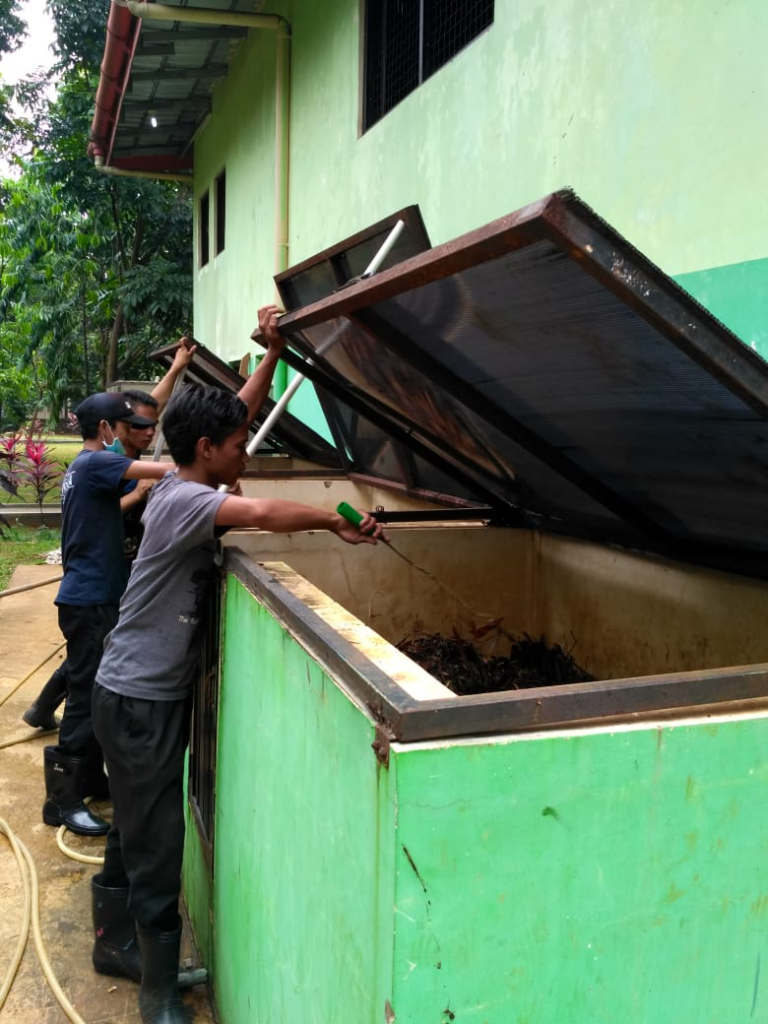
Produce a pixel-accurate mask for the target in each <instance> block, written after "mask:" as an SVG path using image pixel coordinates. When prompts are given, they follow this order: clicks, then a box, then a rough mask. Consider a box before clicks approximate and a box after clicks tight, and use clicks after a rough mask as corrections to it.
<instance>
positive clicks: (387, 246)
mask: <svg viewBox="0 0 768 1024" xmlns="http://www.w3.org/2000/svg"><path fill="white" fill-rule="evenodd" d="M404 227H405V221H402V220H399V221H398V222H397V223H396V224H395V226H394V227H393V228H392V230H391V231H390V232H389V234H388V235H387V237H386V238H385V239H384V242H383V243H382V245H381V248H380V249H379V250H378V252H377V253H376V255H375V256H374V257H373V259H372V260H371V262H370V263H369V264H368V266H367V267H366V268H365V270H364V271H363V273H362V274H361V275H360V280H363V278H368V277H372V276H373V275H374V274H375V273H376V271H377V270H378V269H379V267H380V266H381V264H382V263H383V262H384V260H385V259H386V258H387V256H388V255H389V253H390V252H391V251H392V247H393V246H394V244H395V242H396V241H397V240H398V238H399V237H400V235H401V233H402V231H403V228H404ZM345 327H346V324H342V326H341V327H339V328H338V330H336V331H334V332H333V334H332V335H331V337H330V338H328V339H327V341H324V342H323V344H322V345H319V346H318V348H317V352H316V355H319V356H320V355H322V354H323V353H324V352H327V351H328V349H329V348H330V347H331V346H332V345H335V344H336V342H337V341H338V340H339V338H340V337H341V335H342V333H343V331H344V329H345ZM307 363H308V365H309V366H313V365H314V364H313V362H312V360H311V359H308V360H307ZM306 379H307V378H306V376H305V375H304V374H303V373H297V374H296V376H295V377H294V378H293V380H292V381H291V382H290V384H289V385H288V387H287V388H286V389H285V391H284V392H283V394H282V396H281V397H280V400H279V401H278V402H276V403H275V407H274V408H273V410H272V412H271V413H270V414H269V416H267V418H266V419H265V420H264V422H263V423H262V425H261V426H260V427H259V429H258V430H257V431H256V434H255V435H254V437H253V438H252V439H251V441H250V442H249V444H248V447H247V448H246V451H247V453H248V455H253V453H254V452H255V451H256V449H257V448H258V447H259V445H260V444H261V442H262V441H263V440H264V438H265V437H266V436H267V435H268V434H269V432H270V430H271V429H272V427H273V426H274V425H275V423H277V421H278V420H279V419H280V417H281V416H282V415H283V413H284V412H285V407H286V406H287V405H288V403H289V402H290V400H291V399H292V398H293V396H294V395H295V394H296V392H297V391H298V390H299V388H300V387H301V385H302V384H303V383H304V381H305V380H306ZM219 490H220V491H226V490H228V488H227V486H226V484H222V485H221V486H220V487H219Z"/></svg>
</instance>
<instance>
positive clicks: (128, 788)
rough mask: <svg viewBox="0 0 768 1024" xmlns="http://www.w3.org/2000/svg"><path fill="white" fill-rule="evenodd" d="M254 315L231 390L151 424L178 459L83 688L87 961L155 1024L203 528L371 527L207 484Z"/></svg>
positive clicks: (355, 534) (349, 533) (260, 396)
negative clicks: (109, 920) (87, 772)
mask: <svg viewBox="0 0 768 1024" xmlns="http://www.w3.org/2000/svg"><path fill="white" fill-rule="evenodd" d="M259 325H260V327H261V329H262V333H263V335H264V337H265V338H266V340H267V342H268V348H267V353H266V355H265V356H264V358H263V359H262V361H261V363H260V364H259V367H258V369H257V370H256V372H255V373H254V374H252V376H251V377H249V379H248V380H247V381H246V383H245V384H244V385H243V387H242V389H241V391H240V392H239V394H238V395H237V396H234V395H231V394H229V393H228V392H224V391H219V390H218V389H216V388H204V387H201V386H200V385H190V386H188V387H187V388H185V389H183V390H182V391H180V392H179V393H178V394H177V395H175V396H174V398H173V399H172V400H171V402H170V404H169V406H168V410H167V412H166V414H165V419H164V421H163V429H164V433H165V438H166V441H167V443H168V446H169V448H170V451H171V455H172V456H173V459H174V462H175V463H176V465H177V467H178V469H177V470H176V471H175V472H174V473H169V474H167V475H166V476H165V477H164V478H163V479H162V481H161V482H160V483H159V484H157V486H156V487H155V488H154V491H153V493H152V496H151V498H150V500H149V502H148V505H147V510H146V512H145V513H144V517H143V522H144V526H145V532H144V538H143V540H142V543H141V547H140V549H139V554H138V558H137V559H136V562H135V563H134V567H133V571H132V574H131V579H130V581H129V584H128V589H127V591H126V593H125V596H124V598H123V600H122V602H121V605H120V618H119V621H118V624H117V626H116V627H115V629H114V630H113V631H112V633H111V634H110V636H109V638H108V641H107V646H106V650H105V653H104V657H103V658H102V661H101V666H100V669H99V674H98V677H97V681H96V687H95V689H94V695H93V721H94V728H95V730H96V735H97V736H98V738H99V740H100V742H101V744H102V747H103V750H104V758H105V761H106V763H107V768H108V770H109V778H110V785H111V790H112V800H113V807H114V823H113V826H112V828H111V830H110V832H109V835H108V836H107V846H106V850H105V855H104V869H103V871H102V872H101V873H100V874H99V875H96V876H95V877H94V879H93V896H94V925H95V931H96V942H95V946H94V951H93V962H94V966H95V967H96V970H99V971H103V972H105V973H111V974H116V973H117V974H125V975H127V976H128V977H136V973H137V963H138V972H139V973H140V975H141V990H140V992H139V1007H140V1010H141V1013H142V1017H143V1019H145V1020H154V1019H155V1018H156V1017H159V1016H162V1020H163V1022H164V1024H186V1022H187V1020H188V1018H187V1015H186V1011H185V1010H184V1007H183V1004H182V1003H181V1000H180V997H179V994H178V989H177V970H178V957H179V941H180V937H181V927H180V919H179V913H178V901H179V893H180V889H181V860H182V850H183V843H184V812H183V799H182V791H183V768H184V753H185V750H186V747H187V742H188V737H189V716H190V711H191V689H192V684H193V681H194V673H195V667H196V664H197V642H198V637H199V635H200V631H199V629H198V626H199V623H200V614H201V609H202V607H203V601H204V596H205V591H206V588H207V586H208V583H209V580H210V577H211V575H212V573H213V571H214V562H215V558H216V553H217V543H218V542H217V540H216V534H217V532H218V531H222V530H224V529H226V528H228V527H232V526H235V527H238V526H239V527H247V526H249V527H254V526H255V527H259V528H261V529H265V530H271V531H274V532H281V533H290V532H294V531H300V530H323V529H327V530H332V531H333V532H334V533H336V534H338V535H339V537H340V538H341V539H342V540H344V541H346V542H348V543H350V544H360V543H376V539H377V538H378V537H382V536H383V534H382V532H381V527H380V526H379V525H378V524H377V523H376V521H375V520H374V519H373V518H372V517H371V516H369V515H366V516H363V518H362V521H361V522H360V524H359V526H352V525H350V524H349V523H348V522H347V521H346V520H345V519H343V518H342V517H341V516H340V515H338V514H337V513H335V512H325V511H322V510H320V509H316V508H311V507H310V506H308V505H300V504H298V503H296V502H289V501H281V500H276V499H247V498H242V497H239V496H237V495H233V494H227V493H221V492H218V491H217V490H216V488H217V487H218V486H220V485H221V484H225V485H227V486H228V487H232V486H233V485H235V484H236V483H237V479H238V477H239V476H240V474H241V473H242V471H243V469H244V468H245V464H246V461H247V454H246V442H247V438H248V425H249V423H250V422H251V421H252V420H253V419H254V417H255V415H256V413H257V412H258V410H259V408H260V407H261V405H262V403H263V401H264V399H265V398H266V396H267V393H268V390H269V385H270V382H271V379H272V374H273V373H274V368H275V365H276V364H277V361H278V359H279V357H280V352H281V351H282V347H283V340H282V338H281V337H280V335H279V334H278V332H277V309H276V307H274V306H265V307H263V308H262V309H260V310H259ZM118 894H124V895H118ZM120 899H124V901H125V906H126V908H127V910H126V912H129V913H130V915H132V917H133V918H135V921H136V926H137V934H138V948H137V945H136V939H135V938H134V936H133V932H132V930H130V929H129V931H128V933H127V934H126V930H125V928H124V929H123V930H122V931H118V930H117V929H114V930H113V931H112V932H111V933H110V930H109V929H108V928H106V929H105V927H104V925H105V922H104V920H103V918H102V917H101V916H100V912H99V911H98V908H99V907H101V906H103V905H104V904H105V903H106V902H109V903H110V904H111V905H112V906H114V905H115V904H116V903H118V902H119V901H120ZM139 953H140V959H139Z"/></svg>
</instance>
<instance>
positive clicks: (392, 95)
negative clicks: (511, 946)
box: [363, 0, 493, 130]
mask: <svg viewBox="0 0 768 1024" xmlns="http://www.w3.org/2000/svg"><path fill="white" fill-rule="evenodd" d="M492 21H493V0H368V2H367V4H366V10H365V99H364V116H363V130H365V129H367V128H370V127H371V125H372V124H375V123H376V122H377V121H378V120H379V118H381V117H383V116H384V114H386V113H387V111H388V110H391V109H392V107H394V106H395V105H396V104H398V103H399V102H400V100H401V99H403V98H404V97H405V96H407V95H408V93H409V92H413V90H414V89H415V88H417V86H419V85H421V83H422V82H423V81H425V80H426V79H427V78H429V76H430V75H431V74H433V73H434V72H435V71H437V69H438V68H440V67H442V66H443V64H445V63H447V61H449V60H450V59H451V57H453V56H454V54H456V53H458V52H459V50H461V49H463V48H464V47H465V46H466V45H467V43H469V42H471V40H472V39H474V38H475V36H476V35H479V33H480V32H482V31H483V29H485V28H487V27H488V26H489V25H490V24H491V22H492Z"/></svg>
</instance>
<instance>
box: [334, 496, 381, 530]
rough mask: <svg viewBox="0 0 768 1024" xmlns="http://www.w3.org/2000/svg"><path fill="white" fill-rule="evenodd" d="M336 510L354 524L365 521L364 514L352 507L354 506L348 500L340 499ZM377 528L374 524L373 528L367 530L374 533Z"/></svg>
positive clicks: (357, 524)
mask: <svg viewBox="0 0 768 1024" xmlns="http://www.w3.org/2000/svg"><path fill="white" fill-rule="evenodd" d="M336 511H337V512H338V513H339V515H340V516H343V517H344V519H346V520H347V522H348V523H351V524H352V525H353V526H359V525H360V523H362V521H363V516H362V515H361V514H360V513H359V512H358V511H357V509H356V508H352V506H351V505H350V504H349V503H348V502H346V501H340V502H339V504H338V505H337V506H336ZM375 529H376V527H375V526H374V527H373V529H371V530H368V531H367V532H368V533H373V530H375Z"/></svg>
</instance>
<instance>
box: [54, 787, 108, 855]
mask: <svg viewBox="0 0 768 1024" xmlns="http://www.w3.org/2000/svg"><path fill="white" fill-rule="evenodd" d="M90 802H91V799H90V797H88V798H87V799H86V800H85V801H84V803H86V804H89V803H90ZM66 831H67V826H66V825H59V827H58V828H57V829H56V845H57V846H58V848H59V849H60V850H61V852H62V853H63V854H64V856H65V857H69V858H70V859H71V860H78V861H80V863H81V864H103V863H104V858H103V857H94V856H92V855H91V854H89V853H78V852H77V850H73V849H72V847H71V846H67V844H66V843H65V842H64V833H65V832H66Z"/></svg>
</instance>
